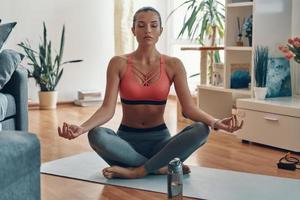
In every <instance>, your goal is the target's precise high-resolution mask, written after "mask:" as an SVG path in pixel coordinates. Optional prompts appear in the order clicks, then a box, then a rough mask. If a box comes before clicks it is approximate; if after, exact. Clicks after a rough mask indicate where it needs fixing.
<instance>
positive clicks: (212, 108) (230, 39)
mask: <svg viewBox="0 0 300 200" xmlns="http://www.w3.org/2000/svg"><path fill="white" fill-rule="evenodd" d="M253 5H254V2H253V1H251V0H245V1H244V2H234V1H232V0H226V1H225V40H224V44H225V45H224V46H225V48H224V56H225V59H224V61H225V63H224V70H223V76H222V77H224V78H223V86H222V87H217V86H212V85H206V84H205V85H203V84H201V85H199V86H198V99H199V100H198V103H199V106H200V108H201V109H203V110H204V111H206V112H208V113H210V114H212V115H213V116H215V117H218V118H223V117H228V116H230V115H231V109H232V107H233V106H235V98H240V97H243V98H249V97H251V94H252V90H251V86H250V87H249V85H248V87H246V88H241V89H233V88H231V82H230V81H231V80H230V79H231V73H232V70H233V69H234V68H237V67H238V65H240V64H241V66H242V68H243V70H247V71H248V72H249V74H251V73H252V60H253V58H252V51H253V48H252V47H251V46H249V45H248V40H246V38H243V43H244V46H237V45H236V41H237V36H238V28H237V17H239V18H240V21H241V24H242V23H243V19H244V18H245V19H247V18H249V17H250V16H251V15H253ZM211 99H217V101H212V100H211ZM220 100H222V104H220ZM223 107H224V108H223ZM225 107H226V108H225ZM216 108H218V109H216Z"/></svg>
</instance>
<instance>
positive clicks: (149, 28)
mask: <svg viewBox="0 0 300 200" xmlns="http://www.w3.org/2000/svg"><path fill="white" fill-rule="evenodd" d="M150 32H151V26H150V25H148V26H146V33H150Z"/></svg>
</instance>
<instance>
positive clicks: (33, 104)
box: [28, 94, 177, 110]
mask: <svg viewBox="0 0 300 200" xmlns="http://www.w3.org/2000/svg"><path fill="white" fill-rule="evenodd" d="M176 98H177V97H176V95H173V94H170V95H169V96H168V99H169V100H176ZM56 105H57V106H65V105H74V102H73V101H59V102H57V104H56ZM39 107H40V104H39V103H37V102H29V103H28V108H29V109H30V110H35V109H39Z"/></svg>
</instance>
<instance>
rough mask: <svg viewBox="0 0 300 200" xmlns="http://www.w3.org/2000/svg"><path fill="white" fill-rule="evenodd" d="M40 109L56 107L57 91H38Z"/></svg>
mask: <svg viewBox="0 0 300 200" xmlns="http://www.w3.org/2000/svg"><path fill="white" fill-rule="evenodd" d="M39 101H40V109H43V110H51V109H56V103H57V91H47V92H44V91H42V92H39Z"/></svg>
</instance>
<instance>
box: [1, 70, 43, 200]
mask: <svg viewBox="0 0 300 200" xmlns="http://www.w3.org/2000/svg"><path fill="white" fill-rule="evenodd" d="M0 67H1V66H0ZM27 84H28V82H27V73H26V70H24V69H21V68H18V69H17V70H16V71H14V73H13V75H12V77H11V78H10V80H9V81H8V82H7V83H6V85H5V86H4V87H3V88H2V90H0V116H1V120H0V124H1V126H2V131H0V200H20V199H22V200H40V198H41V193H40V165H41V159H40V142H39V140H38V137H37V135H36V134H32V133H29V132H28V104H27V101H28V91H27V88H28V87H27Z"/></svg>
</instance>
